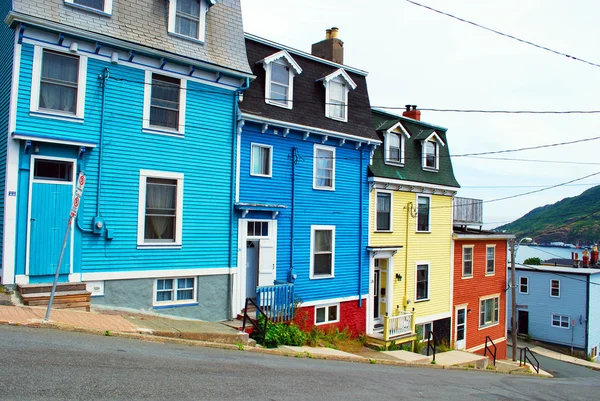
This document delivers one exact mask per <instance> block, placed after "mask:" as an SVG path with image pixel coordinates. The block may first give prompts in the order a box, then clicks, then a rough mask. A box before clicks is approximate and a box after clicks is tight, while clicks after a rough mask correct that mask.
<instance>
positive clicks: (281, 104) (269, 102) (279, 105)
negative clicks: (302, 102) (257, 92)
mask: <svg viewBox="0 0 600 401" xmlns="http://www.w3.org/2000/svg"><path fill="white" fill-rule="evenodd" d="M265 103H267V104H269V105H271V106H277V107H281V108H282V109H288V110H292V108H293V107H294V104H293V103H292V101H290V100H286V103H288V104H283V103H280V102H275V101H273V100H269V99H265Z"/></svg>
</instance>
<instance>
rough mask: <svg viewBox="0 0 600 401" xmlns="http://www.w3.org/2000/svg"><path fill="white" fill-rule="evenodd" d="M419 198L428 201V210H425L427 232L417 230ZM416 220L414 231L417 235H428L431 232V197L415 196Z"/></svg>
mask: <svg viewBox="0 0 600 401" xmlns="http://www.w3.org/2000/svg"><path fill="white" fill-rule="evenodd" d="M419 198H427V199H429V200H428V208H427V230H419ZM415 220H416V231H417V233H430V232H431V195H425V194H423V195H417V218H416V219H415Z"/></svg>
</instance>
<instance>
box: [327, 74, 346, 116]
mask: <svg viewBox="0 0 600 401" xmlns="http://www.w3.org/2000/svg"><path fill="white" fill-rule="evenodd" d="M347 109H348V88H347V86H346V83H344V81H342V80H341V79H333V80H331V81H329V83H328V85H327V117H329V118H333V119H335V120H340V121H348V110H347Z"/></svg>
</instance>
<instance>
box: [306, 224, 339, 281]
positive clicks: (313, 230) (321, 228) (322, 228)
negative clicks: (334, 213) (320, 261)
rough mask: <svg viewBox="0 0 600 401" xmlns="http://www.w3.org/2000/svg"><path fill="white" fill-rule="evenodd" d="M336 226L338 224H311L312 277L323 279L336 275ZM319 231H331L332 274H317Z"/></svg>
mask: <svg viewBox="0 0 600 401" xmlns="http://www.w3.org/2000/svg"><path fill="white" fill-rule="evenodd" d="M335 228H336V226H325V225H312V226H310V279H311V280H322V279H329V278H334V277H335ZM317 231H331V274H315V270H314V269H315V255H316V253H315V235H316V232H317Z"/></svg>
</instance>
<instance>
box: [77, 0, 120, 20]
mask: <svg viewBox="0 0 600 401" xmlns="http://www.w3.org/2000/svg"><path fill="white" fill-rule="evenodd" d="M65 5H67V6H69V7H74V8H80V9H82V10H86V11H90V12H93V13H97V14H101V15H105V16H112V9H113V0H104V9H102V10H100V9H98V8H94V7H90V6H86V5H84V4H78V3H76V2H75V0H65Z"/></svg>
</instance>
